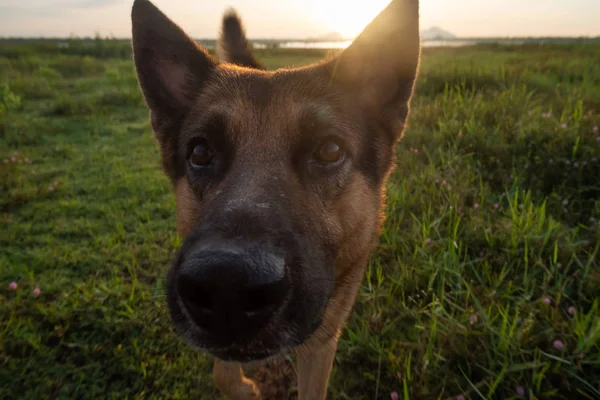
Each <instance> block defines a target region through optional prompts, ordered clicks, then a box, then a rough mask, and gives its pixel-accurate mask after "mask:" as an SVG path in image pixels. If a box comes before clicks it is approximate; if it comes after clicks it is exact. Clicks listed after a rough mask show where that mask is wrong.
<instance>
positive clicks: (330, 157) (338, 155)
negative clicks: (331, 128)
mask: <svg viewBox="0 0 600 400" xmlns="http://www.w3.org/2000/svg"><path fill="white" fill-rule="evenodd" d="M315 157H316V159H317V161H319V162H321V163H325V164H331V163H336V162H338V161H340V160H341V159H342V157H344V152H343V151H342V148H341V147H340V145H338V144H337V143H335V142H326V143H323V144H322V145H320V146H319V148H318V149H317V152H316V154H315Z"/></svg>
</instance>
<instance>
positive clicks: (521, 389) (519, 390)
mask: <svg viewBox="0 0 600 400" xmlns="http://www.w3.org/2000/svg"><path fill="white" fill-rule="evenodd" d="M517 394H518V395H519V396H521V397H523V396H525V389H524V388H523V386H518V387H517Z"/></svg>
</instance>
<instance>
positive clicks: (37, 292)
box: [33, 287, 42, 297]
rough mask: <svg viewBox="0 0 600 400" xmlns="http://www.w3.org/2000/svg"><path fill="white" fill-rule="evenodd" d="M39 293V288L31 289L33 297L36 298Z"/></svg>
mask: <svg viewBox="0 0 600 400" xmlns="http://www.w3.org/2000/svg"><path fill="white" fill-rule="evenodd" d="M40 293H42V291H41V290H40V288H39V287H36V288H35V289H33V295H34V296H35V297H38V296H39V295H40Z"/></svg>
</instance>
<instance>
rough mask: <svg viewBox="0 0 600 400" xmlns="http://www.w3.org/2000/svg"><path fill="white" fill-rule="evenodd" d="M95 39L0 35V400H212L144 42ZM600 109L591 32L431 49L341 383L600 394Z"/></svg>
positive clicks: (525, 394) (408, 392)
mask: <svg viewBox="0 0 600 400" xmlns="http://www.w3.org/2000/svg"><path fill="white" fill-rule="evenodd" d="M74 43H75V42H74ZM90 46H92V45H88V46H79V47H78V46H70V47H69V48H58V47H57V46H56V44H53V43H52V42H46V43H45V44H43V45H42V44H36V43H32V42H26V41H25V42H15V43H13V42H6V43H4V44H3V46H2V48H1V50H0V83H1V85H0V190H1V197H0V222H1V224H2V229H0V249H1V250H0V382H2V384H1V386H0V398H2V399H58V398H61V399H74V398H79V399H84V398H85V399H87V398H90V399H91V398H107V399H142V398H144V399H145V398H153V399H154V398H156V399H158V398H169V399H187V398H201V399H215V398H219V395H218V393H217V392H216V391H215V388H214V386H213V383H212V380H211V378H210V370H211V362H210V359H209V358H208V357H206V356H204V355H203V354H199V353H196V352H192V351H190V350H189V349H188V348H187V347H186V346H185V345H184V344H183V343H182V342H181V340H180V339H179V338H178V337H177V336H176V335H175V333H174V331H173V329H172V327H171V325H170V323H169V320H168V313H167V310H166V307H165V299H164V295H163V293H164V290H163V287H164V276H165V273H166V270H167V267H168V265H169V263H170V259H171V256H172V255H173V253H174V251H175V249H176V248H177V246H178V245H179V243H180V241H179V239H178V238H177V235H176V233H175V229H174V227H175V223H174V199H173V195H172V194H171V191H170V188H169V184H168V182H167V179H166V178H165V177H164V176H163V174H162V171H161V169H160V163H159V155H158V149H157V146H156V144H155V142H154V139H153V138H152V135H151V134H150V127H149V123H148V112H147V110H146V109H145V108H144V106H143V102H142V98H141V95H140V92H139V90H138V87H137V84H136V80H135V75H134V71H133V66H132V63H131V60H130V58H129V57H130V52H129V50H128V49H123V48H121V47H118V46H116V47H115V48H111V42H110V41H96V42H95V46H96V47H95V48H94V47H93V46H92V47H90ZM57 48H58V50H57ZM323 55H324V53H322V52H321V51H316V50H315V51H310V50H302V51H297V50H273V49H272V50H263V51H260V52H258V57H259V58H261V59H262V60H265V62H266V63H267V64H268V65H269V67H271V68H274V67H279V66H284V65H303V64H307V63H309V62H312V61H314V60H317V59H319V58H321V57H322V56H323ZM598 125H600V44H598V43H593V42H588V43H586V44H577V43H571V44H545V45H536V44H527V45H523V46H521V47H517V46H499V45H478V46H475V47H469V48H457V49H435V50H429V49H428V50H426V51H425V52H424V58H423V62H422V69H421V77H420V80H419V83H418V87H417V92H416V96H415V98H414V102H413V112H412V115H411V119H410V128H409V130H408V132H407V134H406V137H405V139H404V140H403V141H402V142H401V143H400V144H399V145H398V149H397V154H398V157H397V169H396V171H395V173H394V174H393V176H392V177H391V180H390V182H389V185H388V201H387V203H388V209H387V220H386V224H385V230H384V232H383V234H382V236H381V240H380V242H379V246H378V247H377V249H376V251H375V252H374V253H373V256H372V257H371V260H370V264H369V267H368V271H367V274H366V277H365V281H364V284H363V286H362V289H361V293H360V296H359V299H358V301H357V304H356V307H355V312H354V314H353V315H352V318H351V320H350V322H349V324H348V326H347V328H346V329H345V331H344V335H343V340H342V341H341V344H340V346H339V351H338V353H337V357H336V361H335V367H334V371H333V374H332V379H331V384H330V388H329V397H330V398H332V399H387V398H390V393H391V392H397V394H398V397H399V398H402V399H447V398H457V397H456V396H460V395H462V396H464V397H465V398H468V399H488V398H489V399H517V398H531V399H533V398H537V399H598V398H600V316H599V315H600V314H599V312H598V307H599V306H600V304H599V303H600V254H599V251H600V200H599V199H600V161H599V159H600V133H599V132H598V128H597V127H598ZM11 282H16V283H17V285H18V287H17V288H16V289H11V288H10V287H9V284H10V283H11ZM35 288H39V290H40V293H39V295H38V296H35V295H34V293H33V291H34V289H35ZM259 373H260V371H259ZM282 375H285V373H284V374H282ZM265 379H266V380H267V381H270V382H271V383H270V385H272V386H277V385H276V383H277V384H279V385H280V387H279V388H278V389H272V391H273V392H274V393H275V392H277V393H275V394H274V397H275V398H285V399H287V398H295V391H294V383H293V379H292V380H290V379H289V377H285V376H276V377H271V378H265ZM276 380H277V382H275V383H273V382H274V381H276ZM282 382H283V383H282Z"/></svg>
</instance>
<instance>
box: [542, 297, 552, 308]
mask: <svg viewBox="0 0 600 400" xmlns="http://www.w3.org/2000/svg"><path fill="white" fill-rule="evenodd" d="M551 303H552V300H550V298H549V297H546V298H545V299H544V304H546V305H548V306H549V305H550V304H551Z"/></svg>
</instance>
